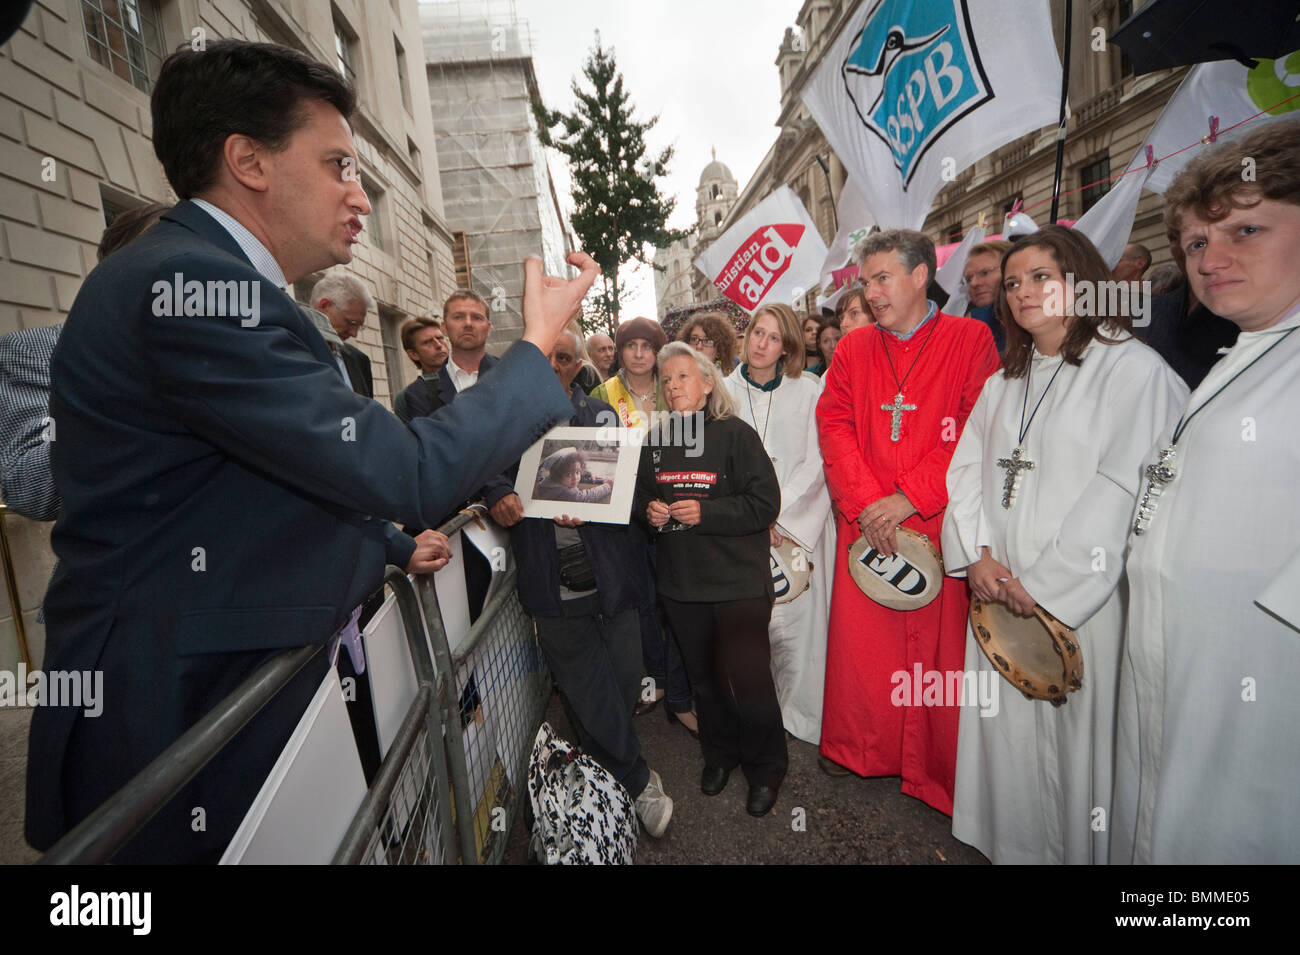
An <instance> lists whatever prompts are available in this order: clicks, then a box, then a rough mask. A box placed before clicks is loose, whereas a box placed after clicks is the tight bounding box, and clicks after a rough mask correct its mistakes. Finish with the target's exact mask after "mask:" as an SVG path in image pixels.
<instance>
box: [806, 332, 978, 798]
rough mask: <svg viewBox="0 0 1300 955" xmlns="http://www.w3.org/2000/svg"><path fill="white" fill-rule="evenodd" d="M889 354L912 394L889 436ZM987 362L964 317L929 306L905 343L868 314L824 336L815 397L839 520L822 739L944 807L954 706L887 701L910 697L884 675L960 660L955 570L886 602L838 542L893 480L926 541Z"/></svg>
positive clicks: (850, 761)
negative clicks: (926, 588)
mask: <svg viewBox="0 0 1300 955" xmlns="http://www.w3.org/2000/svg"><path fill="white" fill-rule="evenodd" d="M886 348H888V355H887V354H886V351H885V349H886ZM918 356H919V358H918ZM890 359H892V361H893V368H894V369H895V370H896V372H897V376H898V378H899V379H902V380H903V385H902V388H901V391H902V393H903V398H904V401H903V403H904V404H908V405H916V410H914V411H904V412H903V413H902V421H901V423H900V427H899V440H898V441H897V442H895V441H893V440H891V439H890V431H891V422H892V415H891V413H890V412H889V411H884V410H881V407H880V406H881V405H893V404H894V399H895V396H896V395H897V394H898V393H899V391H900V388H899V385H898V384H897V381H896V379H895V376H894V374H893V373H891V370H890ZM997 368H998V355H997V349H996V348H995V347H994V345H993V335H992V334H991V333H990V332H989V330H988V328H987V327H985V325H984V324H983V323H981V322H979V321H976V320H975V319H972V318H960V317H957V316H953V315H945V314H943V313H942V312H940V313H939V314H938V315H936V316H935V318H933V319H931V320H930V321H928V322H926V323H925V324H923V325H921V326H920V327H919V328H917V330H916V331H915V332H914V333H913V334H912V336H911V338H909V339H908V340H907V341H900V340H899V339H898V337H897V336H895V335H893V334H892V333H890V332H886V331H883V330H882V329H880V328H878V327H876V326H867V327H864V328H859V329H855V330H854V331H852V332H850V333H849V334H848V335H846V336H844V338H843V340H841V341H840V343H839V345H838V346H836V349H835V360H834V361H833V362H832V364H831V367H830V369H829V370H828V372H827V374H826V384H825V388H824V390H823V392H822V397H821V400H820V401H818V403H817V430H818V436H819V438H820V441H821V450H822V458H823V459H824V460H825V462H826V483H827V485H828V486H829V488H830V492H831V498H832V500H833V501H834V504H835V512H836V526H837V529H838V541H837V545H836V556H835V583H834V588H833V590H832V597H831V619H830V634H829V637H828V641H827V648H826V697H825V702H824V704H823V712H822V738H821V751H822V753H824V754H825V755H826V756H828V757H829V758H830V759H833V760H835V762H837V763H839V764H841V765H842V766H847V767H848V768H849V769H852V770H853V771H854V772H856V773H859V774H860V775H863V776H898V775H901V776H902V778H903V792H904V793H906V794H907V795H909V796H915V797H916V798H918V799H921V800H923V801H924V802H926V803H928V804H929V805H931V806H933V807H934V808H935V809H938V810H939V811H941V812H945V813H947V814H949V815H952V790H953V776H954V773H955V771H956V765H957V716H958V712H959V710H958V707H957V705H940V706H917V705H902V706H896V705H894V704H893V703H892V702H891V697H893V698H894V699H899V698H905V699H906V700H908V702H909V703H910V702H911V701H912V700H913V695H912V694H910V693H909V694H907V695H906V696H905V695H904V693H902V692H901V691H897V690H896V688H897V687H900V686H902V685H903V683H902V678H901V677H895V674H906V678H907V681H908V684H907V685H909V686H910V684H911V683H912V682H914V681H915V676H916V672H917V671H916V665H917V664H919V665H920V672H921V673H922V674H924V673H926V672H927V671H932V670H938V671H941V672H944V673H945V674H946V673H949V672H954V671H960V670H962V668H963V666H964V664H965V649H966V610H967V605H968V602H969V598H968V597H967V591H966V581H965V580H962V579H957V578H952V577H948V578H945V579H944V582H943V589H942V591H941V592H940V594H939V596H938V597H936V598H935V599H934V600H933V601H932V602H931V603H930V604H928V605H927V606H925V607H923V608H921V609H920V610H910V611H900V610H890V609H888V608H886V607H882V606H881V605H880V604H878V603H876V602H875V601H873V600H872V599H871V598H869V597H868V596H867V595H866V594H864V593H863V592H862V591H861V590H860V589H859V588H858V585H857V584H856V583H854V581H853V578H852V577H851V576H850V575H849V570H848V550H849V547H850V546H851V545H852V544H853V543H854V542H855V541H856V540H857V539H858V538H859V537H860V536H861V534H860V532H859V530H858V523H857V520H858V515H859V514H861V513H862V511H863V509H864V508H865V507H866V506H867V505H869V504H871V503H872V502H873V501H876V500H879V499H880V498H882V497H886V496H888V495H890V494H893V493H895V492H897V491H902V492H903V494H905V495H906V496H907V499H908V500H909V501H911V502H912V506H913V507H915V508H916V510H917V513H916V514H913V515H912V516H911V517H909V518H908V519H907V520H906V521H904V522H903V526H904V527H910V528H912V529H913V530H916V531H919V532H921V533H923V534H925V535H926V536H927V537H929V538H930V540H931V541H932V542H933V543H934V546H935V548H936V549H938V548H939V546H940V544H939V531H940V528H941V526H942V524H943V512H944V508H946V507H947V505H948V488H947V483H946V479H947V474H948V462H949V459H950V458H951V457H952V453H953V450H954V449H955V448H956V446H957V439H958V438H959V437H961V429H962V428H963V427H965V425H966V417H967V416H968V415H969V414H970V412H971V408H973V407H974V406H975V399H976V398H978V397H979V393H980V389H981V388H983V387H984V381H985V379H987V378H988V377H989V375H991V374H993V372H995V371H996V370H997ZM948 683H949V681H948V680H947V679H946V678H945V683H944V685H948ZM915 699H916V700H920V699H921V694H920V692H919V691H917V692H916V693H915ZM931 701H932V702H933V699H932V700H931ZM944 702H945V704H946V703H948V702H949V701H946V700H945V701H944Z"/></svg>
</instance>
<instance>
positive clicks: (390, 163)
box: [0, 0, 455, 669]
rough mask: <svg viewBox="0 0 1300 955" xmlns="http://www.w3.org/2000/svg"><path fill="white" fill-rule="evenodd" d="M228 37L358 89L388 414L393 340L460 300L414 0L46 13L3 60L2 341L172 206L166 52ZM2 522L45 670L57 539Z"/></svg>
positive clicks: (380, 379)
mask: <svg viewBox="0 0 1300 955" xmlns="http://www.w3.org/2000/svg"><path fill="white" fill-rule="evenodd" d="M218 38H242V39H248V40H259V41H268V42H274V43H280V44H283V45H285V46H290V47H293V48H295V49H298V50H301V51H303V52H305V53H307V54H308V55H310V56H312V57H315V58H316V59H318V60H320V61H322V62H324V63H329V64H333V65H336V66H337V67H338V68H339V69H340V70H341V71H343V72H345V73H347V75H348V77H349V78H350V79H351V80H352V81H353V82H354V83H355V85H356V87H357V90H358V98H359V103H360V105H359V108H358V111H357V115H356V116H355V117H354V118H353V123H352V125H353V133H354V136H355V139H356V143H357V149H358V154H359V165H360V175H361V181H362V185H363V186H364V187H365V190H366V193H367V195H368V196H369V199H370V202H371V204H372V206H373V207H374V211H373V212H372V213H371V215H370V216H368V217H367V221H366V223H365V226H366V228H365V231H364V232H363V233H362V235H361V244H360V245H358V246H356V247H355V249H354V252H355V258H354V259H353V262H352V263H351V265H349V266H347V268H348V269H349V270H350V271H351V272H352V273H353V274H355V275H357V276H359V277H360V278H361V279H362V280H363V281H365V282H366V284H367V285H368V286H369V288H370V290H371V292H372V293H373V295H374V298H375V301H376V303H377V304H378V314H377V315H376V314H375V313H373V312H372V313H371V314H370V315H368V316H367V321H366V326H365V328H363V329H362V331H361V333H360V335H359V336H358V338H357V340H356V341H355V344H356V345H357V346H358V347H359V348H361V349H362V350H363V351H365V352H366V353H367V354H368V355H369V356H370V358H371V362H372V367H373V370H374V378H375V398H376V399H378V400H379V401H381V402H384V403H385V404H387V403H389V402H390V401H391V398H392V396H393V395H394V394H395V393H396V392H397V391H399V390H400V389H401V388H403V387H404V386H405V385H406V384H407V383H408V382H409V381H410V380H412V379H413V378H414V375H415V371H414V368H413V367H412V366H411V363H410V361H409V360H408V359H407V358H406V357H405V355H403V354H402V352H401V349H400V341H399V338H398V327H399V326H400V325H401V323H402V322H403V321H405V320H406V319H407V318H409V317H412V316H416V315H426V314H429V313H431V312H435V311H436V310H438V309H439V308H440V307H441V303H442V299H443V298H444V297H445V296H446V295H447V293H448V292H450V290H451V289H452V288H454V287H455V273H454V267H453V259H452V251H451V243H452V235H451V232H450V230H449V229H448V228H447V224H446V220H445V217H444V214H443V201H442V191H441V186H440V182H439V177H438V163H437V148H436V145H435V142H434V128H433V120H432V115H431V110H430V106H429V94H428V89H427V86H426V85H425V83H423V82H422V78H423V71H424V66H423V64H424V59H423V52H422V49H421V36H420V20H419V11H418V4H417V2H416V0H389V2H387V3H379V2H362V0H134V2H116V0H38V2H37V3H36V4H35V5H34V6H33V7H32V10H31V13H30V14H29V15H28V17H27V20H26V22H25V23H24V24H23V27H22V29H21V30H19V31H18V33H16V34H15V35H14V36H13V38H12V39H10V41H9V42H8V43H6V44H5V46H4V47H3V49H0V333H5V332H11V331H15V330H18V329H22V328H31V327H35V326H41V325H51V324H55V323H58V322H61V321H63V320H64V318H65V317H66V315H67V312H68V309H69V308H70V307H71V305H72V301H73V299H74V298H75V297H76V294H77V290H78V289H79V288H80V287H81V282H82V280H83V279H84V278H85V276H86V275H87V274H88V273H89V272H90V270H91V269H93V268H94V267H95V264H96V259H95V248H96V245H97V244H98V242H99V238H100V234H101V233H102V231H103V229H104V226H105V225H106V223H107V221H108V220H109V219H110V218H111V217H112V216H113V215H115V214H116V213H117V212H119V211H121V210H122V209H125V208H130V207H132V206H136V205H140V204H143V203H145V202H149V201H156V202H163V203H171V202H174V201H175V196H174V195H173V194H172V193H171V192H170V189H169V188H168V185H167V182H166V179H165V178H164V176H163V172H162V168H161V166H160V165H159V163H158V161H157V160H156V158H155V157H154V154H153V147H152V143H151V140H150V114H149V95H150V91H151V90H152V88H153V82H154V80H155V79H156V77H157V75H158V69H159V66H160V65H161V62H162V60H163V59H164V58H165V57H166V55H167V54H168V53H169V52H170V51H172V50H174V49H176V48H177V47H178V46H180V45H181V44H183V43H189V44H191V45H197V44H201V43H203V42H206V41H207V40H213V39H218ZM310 286H311V280H310V278H309V279H305V280H304V281H302V282H299V283H297V285H296V287H295V291H296V292H297V293H298V294H299V296H300V298H301V297H305V295H306V292H307V290H308V289H309V288H310ZM8 521H9V524H8V527H9V530H10V536H11V546H12V549H13V552H14V565H15V568H16V569H17V571H18V577H19V581H18V583H19V590H20V592H21V596H22V601H21V602H22V606H23V607H24V608H25V613H24V618H25V619H26V620H27V622H28V627H27V629H28V634H29V643H30V644H31V647H32V655H33V657H35V660H36V662H39V659H40V655H41V649H42V647H43V635H42V633H41V630H40V627H39V626H37V625H36V624H35V621H34V617H35V612H36V610H35V608H36V607H37V605H39V603H40V600H41V598H42V596H43V593H44V586H45V582H46V580H48V569H49V563H50V560H51V557H50V555H49V550H48V534H49V527H48V525H45V526H40V525H35V524H33V523H32V522H29V521H26V520H25V519H22V518H17V517H10V518H9V519H8ZM0 601H3V594H0ZM3 608H4V609H3V613H4V614H6V615H8V613H9V611H8V602H7V601H3ZM12 624H13V621H12V619H11V617H9V616H6V617H5V618H4V619H0V669H7V668H11V667H12V665H13V664H14V662H15V660H16V644H15V641H14V637H13V626H12Z"/></svg>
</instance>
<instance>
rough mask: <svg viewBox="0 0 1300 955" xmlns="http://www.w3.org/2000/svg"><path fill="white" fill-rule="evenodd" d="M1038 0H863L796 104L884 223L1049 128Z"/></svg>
mask: <svg viewBox="0 0 1300 955" xmlns="http://www.w3.org/2000/svg"><path fill="white" fill-rule="evenodd" d="M1060 86H1061V62H1060V60H1059V58H1058V57H1057V55H1056V44H1055V42H1054V41H1053V39H1052V23H1051V17H1050V13H1049V10H1048V0H978V2H973V0H863V3H862V4H861V5H860V6H859V7H858V9H857V10H856V11H855V12H854V13H853V15H852V16H850V17H849V19H848V22H847V24H846V25H845V27H844V30H843V31H842V32H841V33H840V35H839V37H838V38H836V40H835V43H834V44H833V45H832V46H831V48H830V49H829V50H828V51H827V53H826V55H825V57H824V58H823V60H822V63H821V65H820V66H819V67H818V68H817V71H816V72H815V73H814V74H813V76H812V78H811V80H810V81H809V83H808V84H807V86H806V87H805V88H804V92H803V101H804V102H805V103H806V104H807V105H808V109H809V111H811V113H812V115H813V119H815V120H816V121H817V125H818V126H820V127H821V130H822V132H823V133H824V134H825V135H826V139H827V140H828V141H829V142H830V144H831V147H832V148H833V149H834V150H835V153H836V155H838V156H839V157H840V159H841V160H843V162H844V164H845V166H846V167H848V170H849V177H850V178H851V179H853V180H855V181H857V183H858V184H859V185H860V186H861V188H862V190H863V193H864V196H865V198H866V201H867V208H868V209H870V211H871V214H872V215H873V216H875V218H876V221H877V222H879V223H880V224H881V226H882V227H884V228H899V227H901V228H909V229H919V228H920V227H921V225H922V223H924V222H925V217H926V215H927V214H928V213H929V211H930V203H931V202H932V201H933V199H934V197H935V194H936V193H938V191H939V190H940V189H941V188H942V187H943V185H944V183H945V182H947V181H951V180H952V179H954V178H955V177H956V176H957V174H959V173H960V172H961V171H962V170H963V169H965V168H966V167H967V166H969V165H971V164H972V163H974V162H975V161H976V160H977V159H979V158H981V157H982V156H986V155H988V154H989V153H990V152H992V151H993V150H994V149H997V148H998V147H999V146H1002V145H1004V144H1005V143H1008V142H1010V141H1011V140H1013V139H1016V138H1018V137H1020V136H1024V135H1026V134H1027V133H1031V132H1034V131H1035V130H1038V129H1041V128H1042V127H1044V126H1055V125H1056V120H1057V110H1058V109H1059V106H1060Z"/></svg>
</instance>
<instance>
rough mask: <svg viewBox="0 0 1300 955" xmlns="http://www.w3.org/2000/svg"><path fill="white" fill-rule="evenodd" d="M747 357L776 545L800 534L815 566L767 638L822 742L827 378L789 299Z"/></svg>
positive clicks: (784, 698) (829, 556) (800, 718)
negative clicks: (774, 498)
mask: <svg viewBox="0 0 1300 955" xmlns="http://www.w3.org/2000/svg"><path fill="white" fill-rule="evenodd" d="M744 351H745V357H746V360H745V362H744V363H742V364H741V365H740V366H739V367H738V368H737V369H736V370H735V371H734V372H732V373H731V374H730V375H729V376H728V377H727V379H726V385H727V389H728V390H729V391H730V392H731V395H732V397H733V398H735V400H736V408H737V411H736V415H737V417H739V418H741V419H742V420H743V421H745V422H747V423H748V424H749V425H750V426H752V427H753V429H754V430H755V431H757V432H758V434H759V436H760V437H761V438H762V439H763V447H764V448H765V449H766V450H767V453H768V456H769V457H771V459H772V466H773V467H774V468H775V469H776V476H777V480H778V481H779V482H780V485H781V514H780V516H779V517H778V518H777V521H776V523H775V524H773V525H772V529H771V532H770V533H771V543H772V546H774V547H776V546H779V545H780V544H781V543H782V541H783V539H787V538H788V539H790V540H793V541H794V543H795V544H796V545H798V547H799V548H800V550H801V551H802V552H803V554H804V555H805V559H806V560H807V561H808V564H809V569H810V571H811V574H810V579H809V583H808V589H807V590H805V591H804V592H803V593H802V594H800V595H799V596H798V597H796V598H794V599H793V600H791V601H789V602H787V603H778V604H776V605H774V606H773V607H772V620H771V624H770V626H769V630H768V638H769V641H770V643H771V647H772V679H773V680H774V681H775V683H776V694H777V698H778V699H779V700H780V702H781V716H782V720H783V722H784V723H785V728H786V729H787V730H789V732H790V733H792V734H793V735H794V736H797V737H798V738H799V739H801V740H804V741H805V742H809V743H812V744H814V745H816V744H817V743H818V741H819V740H820V739H821V731H822V730H821V727H822V691H823V688H824V684H825V680H826V628H827V625H828V622H829V619H830V606H831V571H832V569H833V568H834V566H835V523H834V517H833V515H832V513H831V498H830V493H829V492H828V491H827V490H826V470H825V467H824V465H823V464H822V455H821V449H820V448H819V447H818V444H817V419H816V407H817V399H818V398H820V397H821V391H822V381H821V379H820V378H818V377H817V376H816V375H809V374H803V370H804V369H803V366H804V345H803V331H802V329H801V328H800V326H799V320H798V318H797V317H796V316H795V313H794V311H793V310H792V309H791V308H790V307H789V306H787V305H768V306H764V307H763V308H761V309H759V310H758V312H757V313H756V314H755V315H754V317H753V318H752V319H750V322H749V327H748V328H747V329H746V331H745V339H744Z"/></svg>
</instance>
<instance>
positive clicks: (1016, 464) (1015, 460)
mask: <svg viewBox="0 0 1300 955" xmlns="http://www.w3.org/2000/svg"><path fill="white" fill-rule="evenodd" d="M1064 367H1065V359H1064V358H1062V359H1061V363H1060V364H1059V365H1057V366H1056V371H1054V372H1052V377H1051V378H1050V379H1049V380H1048V382H1047V387H1046V388H1044V389H1043V393H1042V394H1041V395H1039V396H1038V403H1037V404H1035V405H1034V410H1033V411H1032V412H1030V415H1029V420H1028V421H1026V420H1025V411H1026V410H1028V408H1029V389H1030V387H1031V386H1032V384H1033V378H1034V363H1033V361H1032V360H1030V362H1029V368H1028V369H1027V370H1026V371H1025V400H1024V402H1023V403H1022V404H1021V405H1020V431H1019V433H1018V436H1017V439H1016V449H1015V450H1014V451H1012V452H1011V457H1009V458H998V467H1000V468H1003V469H1005V470H1006V472H1007V476H1006V478H1005V479H1004V480H1003V482H1002V506H1003V507H1005V508H1010V507H1011V505H1012V504H1014V503H1015V501H1016V491H1017V490H1019V489H1020V472H1021V471H1032V470H1033V469H1034V462H1033V461H1031V460H1029V459H1028V458H1026V457H1024V456H1023V455H1024V451H1025V435H1027V434H1028V433H1029V426H1030V425H1031V424H1033V423H1034V416H1035V415H1037V414H1038V409H1039V408H1041V407H1042V406H1043V399H1044V398H1046V397H1047V393H1048V392H1049V391H1051V390H1052V385H1053V384H1054V383H1055V382H1056V376H1057V375H1059V374H1060V373H1061V369H1062V368H1064Z"/></svg>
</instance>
